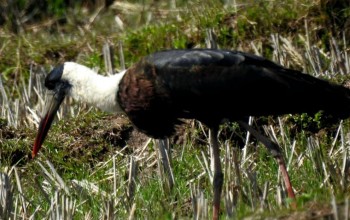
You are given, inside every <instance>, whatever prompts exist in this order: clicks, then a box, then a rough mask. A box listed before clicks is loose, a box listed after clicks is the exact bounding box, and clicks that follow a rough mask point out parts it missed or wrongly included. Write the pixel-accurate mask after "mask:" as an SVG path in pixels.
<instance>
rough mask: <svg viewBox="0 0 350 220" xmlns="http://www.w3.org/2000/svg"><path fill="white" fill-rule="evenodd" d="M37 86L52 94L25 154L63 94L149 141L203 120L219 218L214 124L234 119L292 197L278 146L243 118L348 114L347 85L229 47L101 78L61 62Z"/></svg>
mask: <svg viewBox="0 0 350 220" xmlns="http://www.w3.org/2000/svg"><path fill="white" fill-rule="evenodd" d="M45 86H46V87H47V88H48V89H49V90H53V91H54V98H53V101H52V102H51V103H50V106H49V108H48V111H47V113H46V114H45V115H44V117H43V119H42V121H41V122H40V125H39V132H38V135H37V137H36V140H35V144H34V148H33V153H32V156H33V157H35V155H36V154H37V152H38V151H39V149H40V148H41V145H42V143H43V141H44V139H45V137H46V135H47V133H48V130H49V128H50V125H51V123H52V121H53V118H54V116H55V113H56V111H57V110H58V108H59V106H60V104H61V103H62V101H63V99H64V97H65V96H67V95H68V96H71V97H73V98H74V99H75V100H78V101H83V102H86V103H89V104H92V105H95V106H97V107H98V108H100V109H102V110H105V111H109V112H123V113H125V114H126V115H127V116H128V118H129V119H130V120H131V122H132V123H133V125H134V126H135V127H136V128H137V129H138V130H140V131H142V132H144V133H145V134H147V135H148V136H150V137H153V138H157V139H161V138H166V137H169V136H171V135H172V134H174V132H175V129H176V127H177V126H179V125H181V124H182V123H183V121H181V119H186V118H187V119H196V120H199V121H201V122H202V123H203V124H205V125H206V126H207V127H208V128H209V131H210V146H211V148H212V152H213V160H214V184H213V187H214V201H213V218H214V219H218V216H219V205H220V196H221V189H222V184H223V174H222V171H221V164H220V158H219V144H218V139H217V135H218V129H219V125H220V124H221V123H224V122H226V121H237V122H238V123H240V125H241V126H243V127H244V128H245V129H247V130H248V131H250V132H251V133H252V134H253V135H254V136H255V137H257V139H258V140H260V141H261V142H262V143H263V144H264V145H265V146H267V148H268V149H269V150H270V152H271V153H272V154H273V156H274V157H275V158H276V159H277V160H278V162H279V165H280V168H281V171H282V175H283V177H284V181H285V184H286V188H287V191H288V194H289V197H292V198H294V192H293V189H292V187H291V185H290V181H289V177H288V173H287V171H286V169H285V166H284V162H283V158H282V154H281V153H280V150H279V147H278V146H277V144H275V143H274V142H272V141H270V140H269V139H268V138H267V137H265V136H263V135H261V134H259V133H258V132H257V131H255V130H254V129H253V128H252V127H251V126H249V125H248V124H246V123H245V122H244V119H245V118H247V117H248V116H267V115H282V114H287V113H290V114H292V113H315V112H317V111H319V110H323V111H325V112H326V113H328V114H333V115H335V116H337V117H339V118H346V117H348V116H349V115H350V90H349V89H347V88H344V87H343V86H340V85H335V84H332V83H330V82H327V81H324V80H321V79H318V78H315V77H312V76H310V75H308V74H304V73H301V72H299V71H295V70H291V69H287V68H284V67H282V66H280V65H278V64H276V63H274V62H272V61H269V60H267V59H264V58H262V57H259V56H255V55H251V54H247V53H243V52H238V51H230V50H217V49H189V50H165V51H160V52H156V53H153V54H151V55H148V56H146V57H144V58H143V59H141V60H140V61H139V62H137V63H136V64H134V65H133V66H131V67H130V68H128V69H127V70H126V71H123V72H121V73H119V74H115V75H112V76H108V77H105V76H102V75H98V74H97V73H95V72H94V71H93V70H91V69H89V68H87V67H85V66H82V65H79V64H77V63H73V62H66V63H64V64H63V65H60V66H58V67H56V68H54V69H53V70H52V71H51V72H50V74H49V75H48V76H47V77H46V80H45Z"/></svg>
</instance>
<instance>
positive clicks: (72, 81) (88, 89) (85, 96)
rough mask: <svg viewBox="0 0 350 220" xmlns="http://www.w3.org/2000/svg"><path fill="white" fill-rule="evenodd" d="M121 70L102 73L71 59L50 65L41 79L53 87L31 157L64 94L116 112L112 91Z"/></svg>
mask: <svg viewBox="0 0 350 220" xmlns="http://www.w3.org/2000/svg"><path fill="white" fill-rule="evenodd" d="M125 72H126V71H122V72H121V73H119V74H114V75H111V76H108V77H105V76H103V75H100V74H98V73H97V72H95V71H94V70H92V69H90V68H88V67H86V66H83V65H80V64H78V63H74V62H65V63H64V64H63V65H60V66H57V67H56V68H54V69H53V70H52V71H51V72H50V73H49V75H48V76H47V77H46V79H45V87H46V88H47V89H49V90H51V91H53V97H52V99H51V101H50V102H49V104H48V106H47V111H46V113H45V114H44V116H43V118H42V119H41V122H40V124H39V131H38V134H37V136H36V139H35V143H34V148H33V152H32V157H33V158H34V157H35V155H36V154H37V153H38V151H39V150H40V148H41V145H42V144H43V142H44V139H45V137H46V135H47V133H48V131H49V129H50V126H51V124H52V121H53V119H54V117H55V115H56V112H57V111H58V109H59V107H60V105H61V103H62V102H63V100H64V98H65V97H66V96H70V97H72V98H73V99H74V100H76V101H78V102H85V103H88V104H91V105H92V106H95V107H97V108H99V109H101V110H104V111H107V112H120V111H121V109H120V106H119V104H118V103H117V99H116V94H117V91H118V85H119V82H120V80H121V78H122V77H123V75H124V74H125Z"/></svg>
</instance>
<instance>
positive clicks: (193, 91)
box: [118, 49, 350, 138]
mask: <svg viewBox="0 0 350 220" xmlns="http://www.w3.org/2000/svg"><path fill="white" fill-rule="evenodd" d="M349 98H350V93H349V90H348V89H347V88H344V87H342V86H339V85H335V84H332V83H329V82H327V81H324V80H321V79H318V78H315V77H312V76H310V75H308V74H304V73H301V72H298V71H295V70H291V69H286V68H284V67H282V66H280V65H277V64H275V63H273V62H271V61H269V60H267V59H264V58H262V57H258V56H254V55H250V54H247V53H242V52H236V51H227V50H211V49H206V50H204V49H197V50H176V51H174V50H170V51H161V52H157V53H154V54H151V55H149V56H147V57H145V58H143V59H142V60H141V61H140V62H138V63H136V64H135V65H134V66H132V67H131V68H129V69H128V71H127V73H126V75H125V76H124V78H123V79H122V81H121V82H120V90H119V92H118V102H119V103H120V105H121V107H122V109H123V110H124V111H125V112H126V114H127V115H128V116H129V118H130V119H131V121H132V122H133V123H134V124H135V126H136V127H138V128H139V129H140V130H141V131H143V132H144V133H146V134H147V135H149V136H152V137H155V138H164V137H167V136H171V135H172V134H173V133H174V125H178V124H181V121H179V119H180V118H194V119H197V120H199V121H201V122H203V123H204V124H206V125H208V126H209V127H213V126H218V125H219V124H221V123H222V122H223V120H225V119H227V120H229V121H237V120H242V119H245V118H246V117H248V116H267V115H282V114H287V113H288V114H292V113H316V112H317V111H319V110H324V111H325V112H326V113H329V114H334V115H337V116H339V117H344V116H348V115H349V113H350V104H349V103H350V101H349V100H350V99H349Z"/></svg>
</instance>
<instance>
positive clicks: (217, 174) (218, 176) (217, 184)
mask: <svg viewBox="0 0 350 220" xmlns="http://www.w3.org/2000/svg"><path fill="white" fill-rule="evenodd" d="M209 140H210V147H211V150H212V153H213V160H214V179H213V191H214V199H213V219H215V220H217V219H219V212H220V198H221V190H222V185H223V180H224V175H223V173H222V170H221V162H220V148H219V142H218V128H211V129H209Z"/></svg>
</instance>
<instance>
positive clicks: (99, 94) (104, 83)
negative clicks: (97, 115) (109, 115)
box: [62, 62, 126, 112]
mask: <svg viewBox="0 0 350 220" xmlns="http://www.w3.org/2000/svg"><path fill="white" fill-rule="evenodd" d="M125 72H126V70H124V71H122V72H120V73H116V74H115V75H111V76H102V75H100V74H97V73H96V72H95V71H93V70H92V69H90V68H88V67H86V66H83V65H80V64H78V63H74V62H66V63H64V69H63V74H62V79H63V80H67V81H68V82H69V83H70V84H71V86H72V88H71V89H70V92H69V94H68V95H69V96H71V97H72V98H73V99H74V100H76V101H80V102H85V103H88V104H90V105H94V106H96V107H98V108H99V109H101V110H103V111H107V112H122V109H121V108H120V106H119V104H118V102H117V93H118V89H119V82H120V80H121V79H122V77H123V76H124V74H125Z"/></svg>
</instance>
